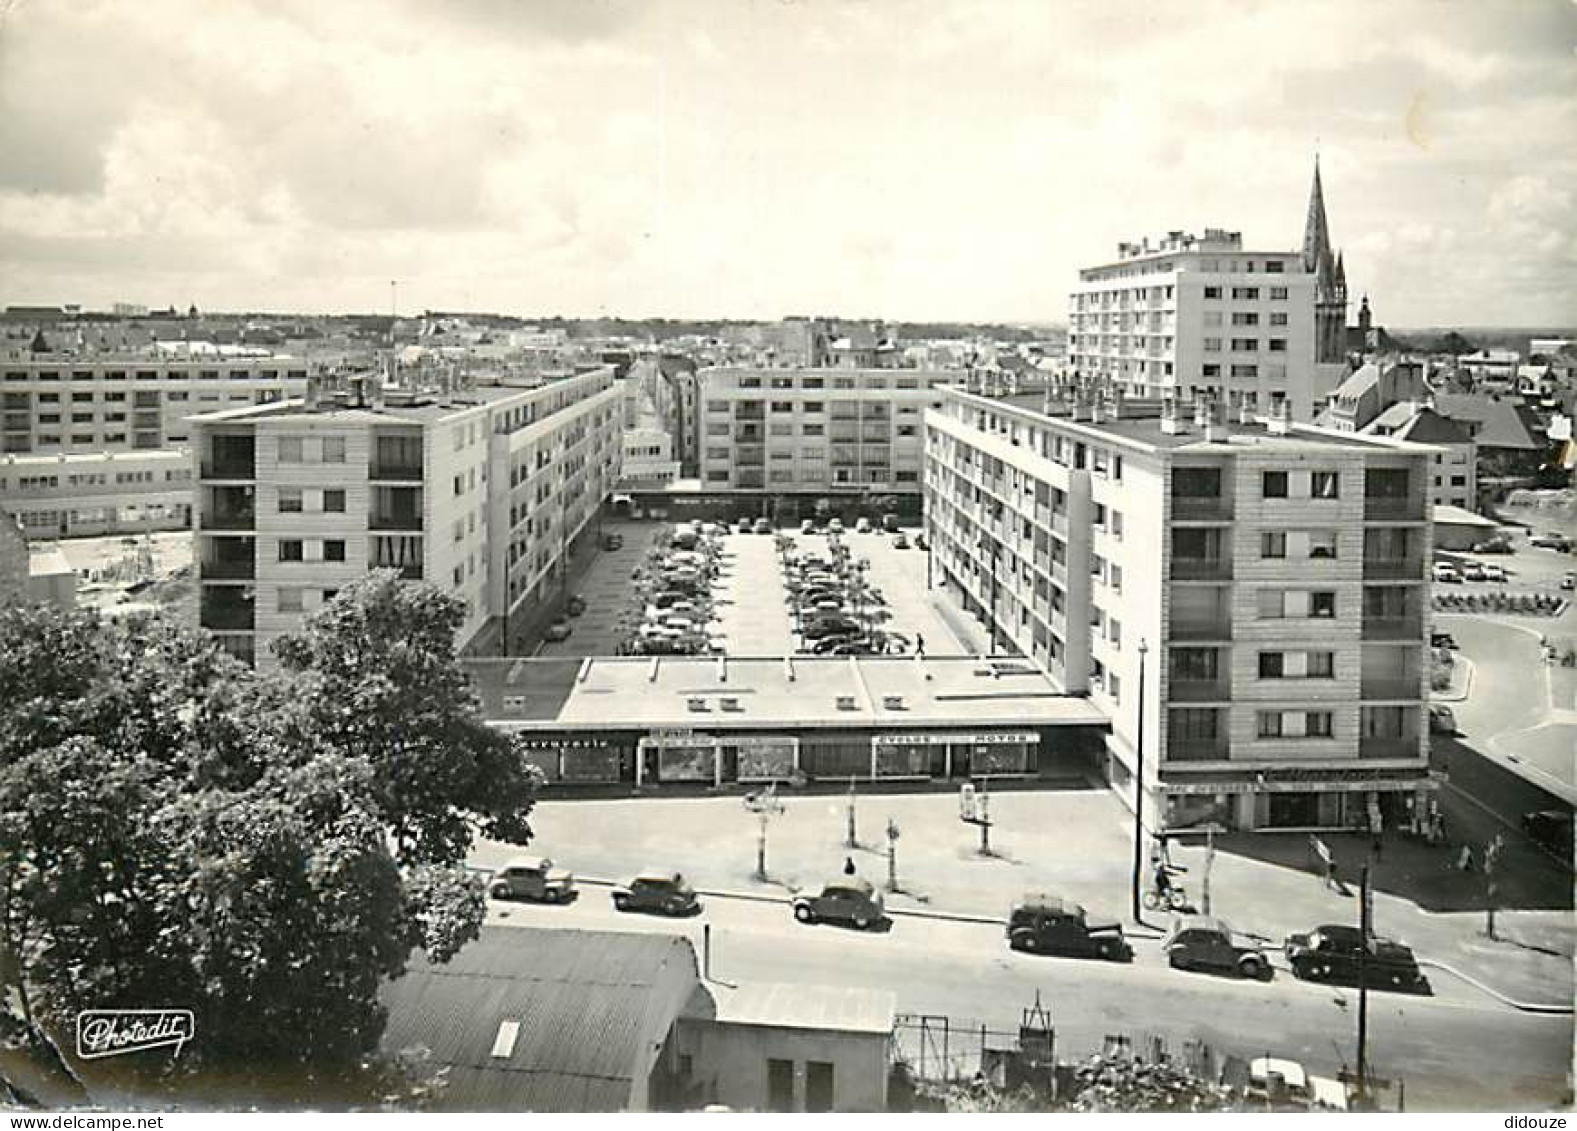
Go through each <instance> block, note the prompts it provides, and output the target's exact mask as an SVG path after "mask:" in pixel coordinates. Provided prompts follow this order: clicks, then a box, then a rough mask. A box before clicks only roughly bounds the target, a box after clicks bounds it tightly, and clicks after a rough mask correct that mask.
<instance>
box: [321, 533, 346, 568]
mask: <svg viewBox="0 0 1577 1131" xmlns="http://www.w3.org/2000/svg"><path fill="white" fill-rule="evenodd" d="M323 560H324V561H326V562H342V561H344V560H345V540H344V539H343V538H325V539H324V540H323Z"/></svg>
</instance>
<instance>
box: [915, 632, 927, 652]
mask: <svg viewBox="0 0 1577 1131" xmlns="http://www.w3.org/2000/svg"><path fill="white" fill-rule="evenodd" d="M914 654H915V655H916V656H923V655H925V637H923V636H921V635H920V634H919V633H918V632H917V633H915V634H914Z"/></svg>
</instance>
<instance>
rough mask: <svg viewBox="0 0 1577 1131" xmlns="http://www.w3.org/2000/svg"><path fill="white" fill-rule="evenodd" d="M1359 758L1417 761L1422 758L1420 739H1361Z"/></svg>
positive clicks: (1359, 741)
mask: <svg viewBox="0 0 1577 1131" xmlns="http://www.w3.org/2000/svg"><path fill="white" fill-rule="evenodd" d="M1358 757H1359V758H1396V759H1408V758H1412V759H1416V758H1419V757H1421V755H1420V753H1419V750H1418V739H1417V738H1416V737H1414V738H1360V739H1359V740H1358Z"/></svg>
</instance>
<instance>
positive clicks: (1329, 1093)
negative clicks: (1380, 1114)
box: [1243, 1056, 1348, 1111]
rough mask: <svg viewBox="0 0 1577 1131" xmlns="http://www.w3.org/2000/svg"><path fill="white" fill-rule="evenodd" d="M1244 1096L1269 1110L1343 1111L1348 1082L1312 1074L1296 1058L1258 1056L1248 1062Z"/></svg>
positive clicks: (1346, 1108)
mask: <svg viewBox="0 0 1577 1131" xmlns="http://www.w3.org/2000/svg"><path fill="white" fill-rule="evenodd" d="M1243 1091H1244V1096H1245V1097H1246V1098H1247V1099H1249V1100H1250V1101H1253V1102H1254V1103H1255V1104H1256V1106H1257V1105H1258V1104H1261V1103H1263V1104H1264V1105H1265V1106H1266V1107H1267V1108H1269V1109H1271V1110H1272V1111H1346V1110H1348V1099H1347V1085H1346V1084H1344V1083H1343V1082H1342V1081H1340V1080H1333V1079H1331V1078H1330V1077H1328V1076H1311V1075H1310V1074H1309V1073H1308V1072H1307V1071H1306V1070H1305V1069H1304V1067H1303V1065H1301V1064H1299V1063H1298V1062H1297V1061H1296V1060H1286V1059H1284V1058H1282V1057H1275V1056H1261V1057H1257V1058H1256V1059H1254V1060H1252V1061H1250V1062H1249V1066H1248V1083H1247V1086H1246V1087H1245V1088H1244V1090H1243Z"/></svg>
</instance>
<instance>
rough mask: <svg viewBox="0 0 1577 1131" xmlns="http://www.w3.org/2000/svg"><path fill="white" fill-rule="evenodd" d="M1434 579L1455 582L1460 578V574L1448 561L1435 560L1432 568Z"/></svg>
mask: <svg viewBox="0 0 1577 1131" xmlns="http://www.w3.org/2000/svg"><path fill="white" fill-rule="evenodd" d="M1434 577H1435V580H1436V581H1444V582H1451V583H1453V584H1454V583H1457V582H1460V581H1461V580H1462V575H1461V574H1460V573H1458V572H1457V567H1456V566H1454V565H1452V564H1451V563H1450V562H1436V563H1435V569H1434Z"/></svg>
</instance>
